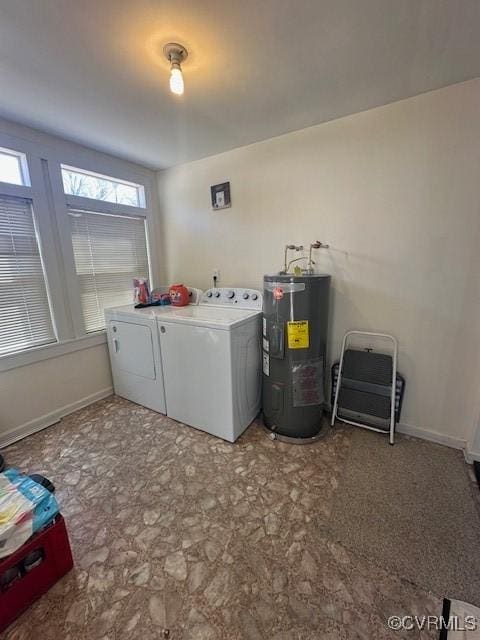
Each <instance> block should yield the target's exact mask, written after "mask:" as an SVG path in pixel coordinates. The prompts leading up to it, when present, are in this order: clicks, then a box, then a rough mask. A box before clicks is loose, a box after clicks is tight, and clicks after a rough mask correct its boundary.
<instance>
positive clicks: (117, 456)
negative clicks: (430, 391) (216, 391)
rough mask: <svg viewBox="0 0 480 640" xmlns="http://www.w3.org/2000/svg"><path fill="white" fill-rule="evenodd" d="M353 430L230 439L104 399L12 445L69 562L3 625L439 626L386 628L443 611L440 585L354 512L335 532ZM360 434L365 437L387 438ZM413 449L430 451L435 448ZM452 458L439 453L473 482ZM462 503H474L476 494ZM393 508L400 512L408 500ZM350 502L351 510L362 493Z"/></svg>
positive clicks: (27, 632) (167, 629) (57, 635)
mask: <svg viewBox="0 0 480 640" xmlns="http://www.w3.org/2000/svg"><path fill="white" fill-rule="evenodd" d="M365 433H366V432H365ZM352 434H353V430H350V429H348V428H346V427H339V428H336V429H334V430H332V431H331V433H329V434H328V436H327V437H326V438H325V439H324V440H322V441H319V442H317V443H315V444H313V445H309V446H292V445H287V444H284V443H280V442H276V441H275V442H273V441H271V440H270V439H269V438H267V437H266V435H265V433H264V431H263V430H262V428H261V426H260V423H254V424H253V425H252V426H251V427H250V428H249V429H248V430H247V431H246V432H245V434H244V435H243V436H242V437H241V438H240V440H239V441H237V443H235V444H233V445H232V444H229V443H226V442H223V441H221V440H219V439H217V438H214V437H212V436H209V435H207V434H205V433H202V432H200V431H196V430H195V429H192V428H188V427H185V426H184V425H181V424H179V423H176V422H174V421H172V420H170V419H168V418H166V417H164V416H162V415H160V414H157V413H154V412H153V411H150V410H148V409H145V408H143V407H140V406H138V405H135V404H133V403H130V402H128V401H126V400H123V399H120V398H117V397H111V398H108V399H106V400H103V401H100V402H97V403H96V404H94V405H91V406H90V407H87V408H85V409H82V410H80V411H77V412H76V413H74V414H72V415H70V416H68V417H67V418H65V419H64V420H62V421H61V422H60V423H59V424H57V425H55V426H52V427H50V428H48V429H45V430H44V431H42V432H40V433H37V434H35V435H33V436H30V437H28V438H26V439H24V440H22V441H21V442H19V443H16V444H14V445H12V446H10V447H8V448H7V449H5V450H4V452H3V453H4V455H5V457H6V460H7V462H8V465H9V466H16V467H18V468H20V469H21V470H23V471H25V472H30V473H32V472H39V473H43V474H44V475H46V476H47V477H49V478H50V479H51V480H52V481H53V482H54V484H55V485H56V487H57V492H56V495H57V498H58V501H59V503H60V506H61V510H62V513H63V514H64V516H65V519H66V522H67V527H68V530H69V534H70V539H71V544H72V549H73V554H74V560H75V568H74V569H73V570H72V571H71V572H70V574H68V575H67V576H65V577H64V578H63V579H62V580H61V581H60V582H59V583H58V584H57V585H56V586H55V587H54V588H53V589H51V590H50V592H49V593H48V594H46V595H45V596H44V597H43V598H42V599H40V600H39V601H38V602H37V603H36V604H34V605H33V607H31V608H30V609H29V610H28V611H27V612H26V613H24V614H23V615H22V616H21V617H20V618H19V619H18V620H17V621H16V622H15V623H14V624H13V625H12V626H11V627H10V628H9V629H8V630H7V631H6V632H5V634H4V637H5V638H8V639H9V640H14V639H15V640H21V639H25V640H27V639H32V640H33V639H34V638H35V640H37V639H38V638H42V640H50V639H52V640H53V639H55V640H74V639H77V638H78V639H80V638H82V640H90V639H91V638H98V639H103V640H107V639H112V640H113V639H122V640H123V639H128V638H141V639H142V640H149V639H153V638H155V639H156V640H157V639H159V638H163V637H165V638H167V637H168V638H169V639H170V640H217V639H218V640H259V639H265V640H314V639H315V640H318V639H319V638H321V639H322V640H342V639H351V638H352V639H353V638H364V639H368V640H371V639H377V638H378V639H384V638H385V639H386V638H392V639H393V638H401V637H411V638H436V637H437V636H438V632H437V631H435V630H430V631H426V630H424V631H418V630H415V631H411V632H398V631H392V630H389V629H388V627H387V618H388V617H389V616H390V615H399V616H402V615H423V614H425V615H429V614H430V615H440V612H441V605H442V597H443V595H445V594H444V593H440V591H439V590H438V589H437V590H436V591H435V589H434V590H433V591H432V590H431V589H429V588H428V585H426V584H425V583H424V582H422V583H421V584H419V583H417V582H415V580H414V579H412V576H409V575H403V574H402V571H401V570H397V569H395V567H392V565H391V564H389V563H388V562H386V561H385V553H384V550H383V551H382V553H381V554H379V556H378V557H376V556H375V553H374V552H372V551H371V550H369V548H368V545H366V544H365V541H364V538H365V531H364V530H362V531H360V529H359V537H360V538H361V540H362V541H363V542H362V545H361V549H360V551H358V550H356V549H355V544H354V543H352V532H351V526H350V524H349V523H348V522H346V524H345V527H346V528H348V529H349V530H348V535H347V536H345V537H344V539H342V536H340V535H339V534H338V531H336V529H335V527H334V526H333V524H332V522H333V520H335V519H336V518H337V517H338V518H340V517H342V518H344V519H345V511H348V510H349V509H348V501H347V502H346V501H345V495H343V496H342V483H343V482H345V481H346V480H345V479H348V470H349V467H348V462H349V458H350V456H351V455H352V447H353V444H352V437H353V435H352ZM368 435H371V436H372V438H370V440H369V442H370V443H371V444H370V445H368V444H367V447H368V446H370V447H372V448H374V447H388V444H387V442H386V440H385V439H382V437H381V436H377V435H375V434H370V433H369V434H368ZM401 440H402V439H401ZM403 440H404V441H405V442H406V441H408V440H410V441H412V439H407V438H404V439H403ZM413 442H415V441H413ZM422 446H423V447H427V453H428V455H433V456H435V455H436V451H437V449H438V445H430V444H429V443H422ZM389 449H390V450H391V451H395V447H393V448H390V447H389ZM441 449H442V450H443V449H444V448H443V447H442V448H441ZM459 455H461V454H460V453H459V452H456V451H453V450H448V452H447V457H448V456H450V457H451V460H455V461H456V462H455V464H456V465H457V467H455V465H454V468H456V469H457V471H455V473H457V474H458V473H465V482H466V486H467V493H468V491H469V490H470V487H469V484H468V483H469V479H468V477H467V474H466V471H464V469H463V467H465V465H463V463H462V465H463V466H460V463H459V458H458V456H459ZM375 460H376V458H375V456H371V457H370V459H369V460H368V461H367V462H368V464H366V467H367V468H366V469H365V473H366V474H368V473H371V472H372V471H371V468H370V470H369V468H368V467H369V466H370V467H371V465H372V464H373V465H375ZM460 462H461V461H460ZM420 464H421V463H420V462H419V463H418V465H420ZM459 469H460V471H458V470H459ZM355 472H356V473H362V470H361V465H360V466H359V465H358V464H357V466H356V467H355ZM412 473H413V478H414V477H415V473H418V474H421V473H422V468H421V467H419V468H417V469H416V470H415V469H413V470H412V469H409V475H410V476H411V475H412ZM359 481H360V479H359ZM471 484H472V487H473V482H472V483H471ZM403 489H405V484H404V485H403ZM405 490H408V488H407V489H405ZM439 490H442V491H443V486H442V487H440V489H439ZM349 491H351V489H349V490H348V491H347V495H348V494H349ZM435 491H436V487H435V486H432V487H431V492H435ZM472 491H473V489H472ZM344 493H345V492H344ZM355 499H356V498H355ZM363 499H364V500H365V501H369V500H370V498H369V496H368V495H365V496H363ZM417 499H420V498H417ZM465 500H466V501H467V502H468V504H469V505H470V504H471V505H473V506H472V508H473V509H474V510H475V509H476V508H477V507H478V505H476V504H475V500H474V498H473V492H472V493H471V494H470V493H468V495H465ZM469 501H471V503H470V502H469ZM380 504H381V503H380ZM399 505H400V507H399V508H400V509H402V510H403V511H402V513H401V514H400V515H401V516H402V517H408V515H409V506H408V501H405V500H404V501H399ZM339 510H341V511H339ZM353 512H354V514H355V517H357V518H358V505H356V506H355V509H353ZM397 515H398V514H397ZM477 515H478V511H477ZM391 517H397V516H396V515H395V514H394V515H392V516H391ZM433 524H435V523H433ZM365 526H366V525H365V523H362V522H359V527H360V528H362V527H363V529H364V528H365ZM367 526H368V522H367ZM411 526H412V527H414V526H415V523H414V522H412V523H411ZM465 526H469V524H468V523H466V525H465ZM380 529H381V530H384V529H382V528H380ZM374 533H376V531H374V532H373V534H374ZM360 534H361V535H360ZM373 534H372V535H373ZM391 535H392V539H393V545H394V546H395V531H394V530H392V531H391ZM341 539H342V541H341V542H340V540H341ZM353 539H354V536H353ZM400 547H401V545H400V546H399V548H400ZM372 548H373V549H374V547H372ZM400 551H401V553H405V550H404V548H403V547H401V549H400ZM452 553H453V554H454V553H455V550H452ZM448 588H449V585H445V592H446V593H448ZM451 595H452V597H455V594H451Z"/></svg>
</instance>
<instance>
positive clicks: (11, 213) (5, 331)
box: [0, 195, 56, 355]
mask: <svg viewBox="0 0 480 640" xmlns="http://www.w3.org/2000/svg"><path fill="white" fill-rule="evenodd" d="M55 341H56V337H55V332H54V329H53V324H52V317H51V313H50V305H49V301H48V294H47V287H46V284H45V274H44V271H43V264H42V259H41V256H40V250H39V246H38V240H37V234H36V231H35V222H34V218H33V210H32V203H31V201H30V200H27V199H24V198H17V197H13V196H3V195H0V355H4V354H7V353H12V352H15V351H22V350H23V349H28V348H30V347H35V346H38V345H41V344H47V343H49V342H55Z"/></svg>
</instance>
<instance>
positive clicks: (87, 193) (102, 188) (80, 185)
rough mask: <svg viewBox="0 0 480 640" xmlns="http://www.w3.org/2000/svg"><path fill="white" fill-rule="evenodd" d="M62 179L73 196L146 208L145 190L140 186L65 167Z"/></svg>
mask: <svg viewBox="0 0 480 640" xmlns="http://www.w3.org/2000/svg"><path fill="white" fill-rule="evenodd" d="M62 178H63V188H64V191H65V193H67V194H69V195H71V196H81V197H83V198H92V199H93V200H103V201H105V202H114V203H116V204H124V205H125V204H126V205H129V206H132V207H142V208H144V207H145V195H144V189H143V187H142V186H141V185H139V184H135V183H133V182H123V181H121V180H117V179H116V178H111V177H109V176H102V175H101V174H99V173H91V172H88V171H83V170H82V169H75V168H74V167H67V166H65V165H62Z"/></svg>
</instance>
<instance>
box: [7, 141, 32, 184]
mask: <svg viewBox="0 0 480 640" xmlns="http://www.w3.org/2000/svg"><path fill="white" fill-rule="evenodd" d="M0 155H7V156H13V157H16V158H18V161H19V165H20V175H21V177H22V182H23V184H21V185H20V184H16V183H15V182H2V181H0V184H2V185H12V186H14V187H31V186H32V183H31V181H30V171H29V169H28V162H27V156H26V154H25V153H22V152H21V151H16V150H15V149H8V148H7V147H0Z"/></svg>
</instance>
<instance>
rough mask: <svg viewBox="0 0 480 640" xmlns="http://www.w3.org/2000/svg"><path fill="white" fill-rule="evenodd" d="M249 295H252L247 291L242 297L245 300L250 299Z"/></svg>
mask: <svg viewBox="0 0 480 640" xmlns="http://www.w3.org/2000/svg"><path fill="white" fill-rule="evenodd" d="M249 297H250V296H249V294H248V293H247V292H246V291H245V293H244V294H243V296H242V298H243V299H244V300H248V299H249Z"/></svg>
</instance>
